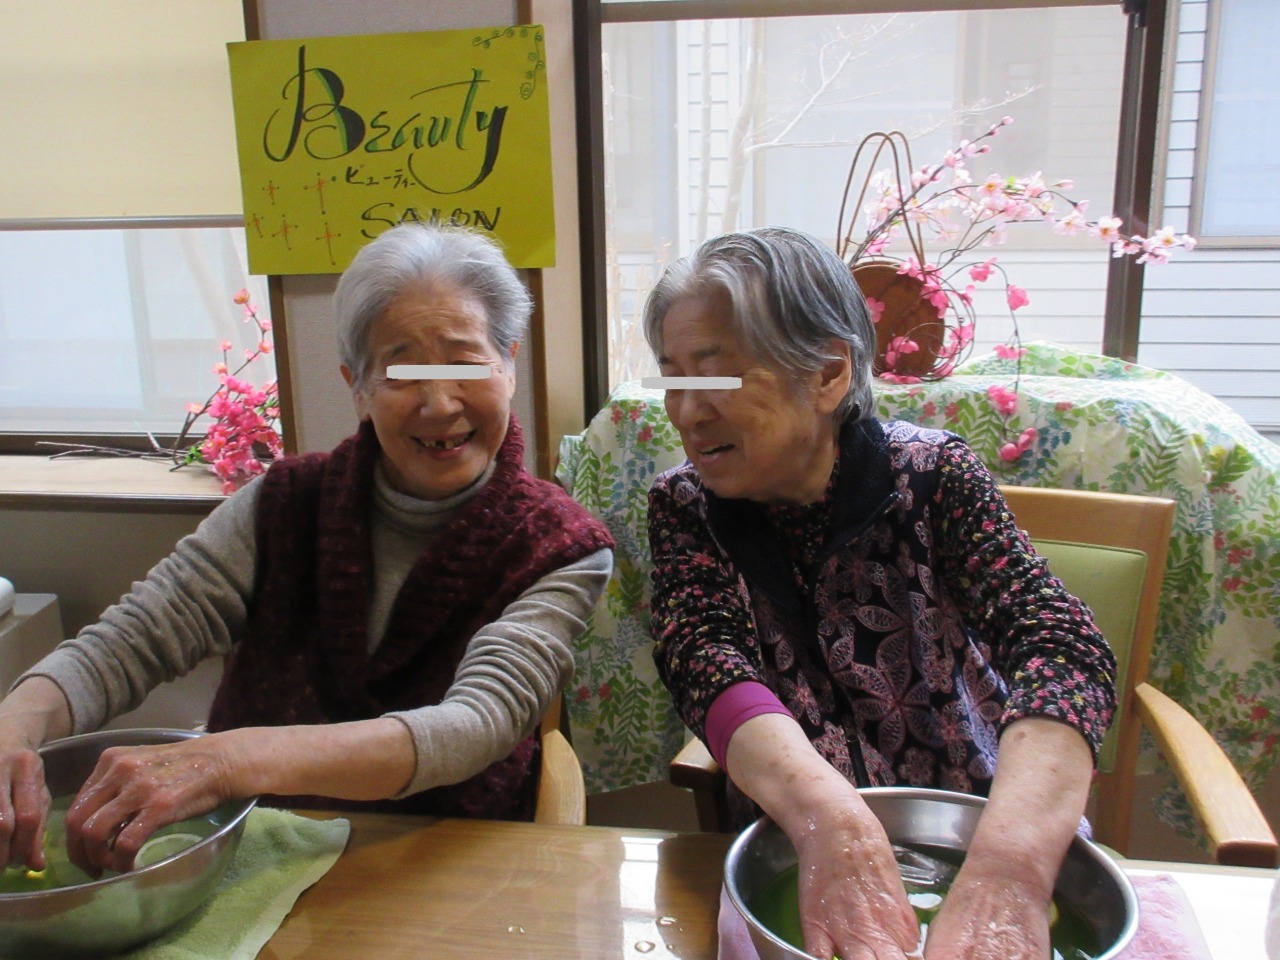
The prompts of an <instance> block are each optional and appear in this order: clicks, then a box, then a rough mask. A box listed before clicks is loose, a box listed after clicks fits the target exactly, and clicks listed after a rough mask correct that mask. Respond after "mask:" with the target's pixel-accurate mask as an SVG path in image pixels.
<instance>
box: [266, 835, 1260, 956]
mask: <svg viewBox="0 0 1280 960" xmlns="http://www.w3.org/2000/svg"><path fill="white" fill-rule="evenodd" d="M348 819H349V820H350V821H351V840H350V842H349V843H348V845H347V850H346V852H345V853H344V854H343V855H342V856H341V857H340V858H339V859H338V862H337V863H336V864H335V865H334V867H333V869H331V870H330V871H329V872H328V873H327V874H326V875H325V876H324V878H322V879H321V880H320V881H319V882H318V883H317V884H316V885H315V886H313V887H312V888H311V889H309V890H307V891H306V892H305V893H303V894H302V896H301V897H300V898H299V899H298V902H297V905H296V906H295V907H294V909H293V911H292V912H291V913H290V914H289V916H288V917H287V918H286V919H285V921H284V923H283V924H282V925H281V927H280V929H279V930H278V931H277V932H276V934H275V936H274V937H272V938H271V940H270V941H269V942H268V943H267V945H266V946H265V947H264V948H263V950H262V952H261V953H260V954H259V955H258V960H304V958H305V960H400V958H404V960H409V958H412V960H436V958H441V960H470V958H484V960H523V958H539V960H542V958H546V960H573V958H583V960H609V958H617V960H651V958H652V960H656V958H662V957H679V958H682V960H714V958H715V955H716V939H715V930H716V912H717V909H718V906H719V890H720V880H721V872H722V868H723V863H724V856H725V853H726V852H727V850H728V846H729V842H730V839H731V838H730V837H729V836H727V835H724V834H709V833H690V834H672V833H666V832H663V831H658V830H632V829H620V828H614V827H552V826H542V825H535V824H528V823H501V822H490V821H472V820H428V819H422V818H416V817H404V816H388V815H381V814H351V815H348ZM1124 866H1125V869H1126V870H1127V871H1129V872H1130V873H1134V874H1139V873H1143V872H1167V873H1171V874H1173V876H1174V878H1175V879H1176V880H1177V881H1178V883H1179V884H1180V885H1181V886H1182V888H1183V889H1184V890H1185V891H1186V893H1187V895H1188V897H1189V898H1190V899H1191V901H1192V904H1193V906H1194V908H1195V910H1196V917H1197V919H1198V920H1199V922H1200V927H1201V929H1202V930H1203V932H1204V934H1205V939H1206V940H1207V941H1208V943H1209V946H1210V949H1211V950H1212V953H1213V957H1214V960H1266V954H1265V950H1264V947H1263V939H1262V937H1263V925H1264V922H1265V917H1266V910H1267V902H1268V898H1269V897H1270V893H1271V887H1272V885H1273V884H1274V883H1275V880H1276V875H1275V873H1274V872H1273V871H1266V870H1250V869H1245V868H1240V867H1209V866H1201V865H1197V864H1186V863H1165V862H1156V861H1147V860H1131V861H1126V862H1125V865H1124Z"/></svg>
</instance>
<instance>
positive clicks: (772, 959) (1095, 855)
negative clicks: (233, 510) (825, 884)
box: [724, 787, 1138, 960]
mask: <svg viewBox="0 0 1280 960" xmlns="http://www.w3.org/2000/svg"><path fill="white" fill-rule="evenodd" d="M860 792H861V794H862V796H863V797H864V798H865V799H866V801H867V804H868V805H869V806H870V807H871V809H872V811H873V812H874V813H875V815H876V817H877V818H878V819H879V820H880V822H881V823H882V824H883V825H884V828H885V832H886V833H888V834H889V839H890V841H892V842H894V843H903V844H908V845H922V846H931V847H935V848H937V847H941V848H945V849H949V850H957V851H963V850H966V849H968V846H969V841H970V840H971V839H972V838H973V831H974V828H975V827H976V826H977V823H978V815H979V814H980V813H981V812H982V808H983V806H985V804H986V800H985V799H984V798H982V797H970V796H967V795H965V794H962V793H951V792H949V791H946V790H921V789H916V788H912V787H871V788H868V789H865V790H862V791H860ZM795 863H796V853H795V849H794V848H793V847H792V846H791V841H790V840H788V839H787V835H786V834H785V833H783V832H782V830H781V828H780V827H778V825H777V824H775V823H774V822H773V821H772V820H770V819H768V818H767V817H762V818H761V819H759V820H757V821H756V822H755V823H753V824H752V825H751V826H750V827H748V828H747V829H746V830H744V831H743V832H742V834H741V835H740V836H739V837H738V838H737V840H735V841H734V843H733V845H732V846H731V847H730V848H729V854H728V856H727V857H726V858H725V866H724V876H725V888H726V890H727V891H728V894H729V900H730V901H731V902H732V903H733V905H734V907H735V908H736V909H737V911H738V912H739V913H740V914H741V915H742V917H743V919H744V920H745V921H746V924H747V929H748V931H749V932H750V934H751V941H752V943H753V944H755V948H756V952H758V953H759V954H760V957H761V960H815V958H814V957H812V955H810V954H808V953H805V952H804V951H802V950H799V949H797V948H796V947H793V946H792V945H791V944H789V943H787V942H786V941H785V940H783V939H781V938H780V937H778V936H775V935H774V934H773V933H772V932H771V931H770V930H768V929H766V928H765V927H764V926H763V925H762V924H761V923H760V921H759V920H757V919H756V917H755V916H754V915H753V914H752V913H751V910H750V909H749V908H748V906H747V904H749V903H752V902H754V900H755V899H756V897H758V896H759V894H760V893H761V891H763V890H764V889H765V888H766V887H768V885H769V884H770V882H772V881H773V880H774V878H776V877H777V876H778V874H780V873H782V872H783V871H784V870H787V869H789V868H790V867H793V866H795ZM1054 892H1055V895H1056V896H1057V897H1058V898H1059V900H1060V901H1062V902H1063V903H1066V904H1067V905H1069V906H1070V907H1072V908H1074V909H1075V911H1076V912H1077V913H1078V914H1080V916H1082V917H1083V918H1084V919H1085V920H1086V921H1087V922H1088V923H1089V924H1090V926H1091V927H1092V928H1093V932H1094V934H1095V935H1096V937H1097V940H1098V943H1099V944H1101V945H1102V947H1103V949H1102V952H1101V953H1099V954H1098V960H1109V958H1112V957H1115V956H1116V955H1118V954H1119V953H1120V951H1121V950H1123V949H1124V947H1125V945H1126V944H1128V942H1129V941H1130V940H1131V939H1132V938H1133V935H1134V932H1135V931H1136V930H1137V926H1138V899H1137V896H1136V895H1135V893H1134V890H1133V884H1131V883H1130V882H1129V878H1128V877H1126V876H1125V875H1124V872H1123V871H1122V870H1121V869H1120V868H1119V867H1118V866H1117V865H1116V863H1115V861H1114V860H1112V859H1111V857H1110V856H1108V855H1107V854H1106V853H1105V852H1104V851H1103V850H1102V849H1100V848H1099V847H1097V846H1095V845H1094V844H1092V843H1089V842H1088V841H1087V840H1082V839H1081V838H1080V837H1076V839H1075V840H1073V841H1072V843H1071V847H1070V848H1069V849H1068V850H1067V856H1066V859H1065V860H1064V861H1063V864H1062V869H1061V870H1060V871H1059V872H1058V882H1057V885H1056V887H1055V888H1054Z"/></svg>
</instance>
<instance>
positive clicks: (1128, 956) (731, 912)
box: [717, 873, 1212, 960]
mask: <svg viewBox="0 0 1280 960" xmlns="http://www.w3.org/2000/svg"><path fill="white" fill-rule="evenodd" d="M1130 879H1131V881H1132V882H1133V889H1134V892H1136V893H1137V895H1138V930H1137V933H1135V934H1134V937H1133V939H1132V940H1131V941H1129V946H1127V947H1125V949H1124V951H1123V952H1122V953H1120V954H1119V955H1118V957H1117V960H1212V954H1210V953H1209V946H1208V944H1206V943H1205V942H1204V934H1202V933H1201V932H1200V924H1198V923H1197V922H1196V915H1195V911H1194V910H1192V908H1191V903H1190V901H1188V900H1187V895H1186V894H1185V893H1183V892H1182V887H1180V886H1178V881H1176V880H1174V879H1173V877H1171V876H1169V875H1168V874H1167V873H1158V874H1154V875H1152V876H1141V877H1131V878H1130ZM717 929H718V930H719V933H720V949H719V954H718V956H719V960H760V955H759V954H758V953H756V948H755V946H754V945H753V944H752V943H751V934H750V933H749V932H748V931H747V925H746V923H744V922H743V920H742V917H741V916H740V915H739V914H738V911H737V910H735V909H733V904H732V903H730V902H729V895H728V893H726V892H725V890H724V888H723V887H722V888H721V890H720V919H719V921H718V923H717Z"/></svg>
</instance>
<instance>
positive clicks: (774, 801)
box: [725, 713, 857, 836]
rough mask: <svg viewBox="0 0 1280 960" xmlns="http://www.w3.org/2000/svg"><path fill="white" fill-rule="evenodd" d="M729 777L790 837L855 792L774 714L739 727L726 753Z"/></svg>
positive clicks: (796, 729) (794, 729)
mask: <svg viewBox="0 0 1280 960" xmlns="http://www.w3.org/2000/svg"><path fill="white" fill-rule="evenodd" d="M725 763H726V766H727V767H728V770H727V772H728V774H729V776H730V778H731V779H732V780H733V782H734V783H735V784H737V786H738V788H739V789H740V790H742V792H743V793H745V794H746V795H747V796H749V797H750V798H751V799H752V800H754V801H755V802H756V803H758V804H759V805H760V807H761V809H763V810H764V812H765V813H767V814H768V815H769V816H770V817H771V818H772V819H773V820H774V821H775V822H776V823H777V824H778V825H779V826H780V827H782V829H783V831H785V832H786V833H787V834H788V835H789V836H793V835H794V834H793V831H799V830H804V829H808V828H809V825H810V824H811V823H812V822H813V821H814V820H815V819H816V818H817V817H819V816H821V815H822V814H823V813H824V812H827V811H829V809H830V806H831V802H832V799H833V797H845V796H855V797H856V795H857V794H856V791H855V790H854V789H853V787H852V785H851V784H849V782H848V781H847V780H845V779H844V777H842V776H841V775H840V774H839V773H838V772H837V771H836V770H835V768H833V767H832V766H831V764H829V763H828V762H827V761H826V760H825V759H824V758H823V757H822V756H820V755H819V754H818V752H817V751H816V750H814V748H813V745H812V744H811V743H810V742H809V739H808V738H807V737H806V736H805V734H804V731H803V730H802V729H801V728H800V725H799V724H798V723H796V722H795V720H793V719H792V718H791V717H789V716H785V715H783V714H778V713H769V714H763V715H761V716H758V717H752V718H751V719H750V720H748V721H746V722H745V723H743V724H742V726H740V727H738V729H737V730H736V731H734V733H733V736H732V737H731V738H730V740H729V747H728V749H727V751H726V752H725Z"/></svg>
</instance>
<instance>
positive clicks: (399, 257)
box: [333, 223, 533, 385]
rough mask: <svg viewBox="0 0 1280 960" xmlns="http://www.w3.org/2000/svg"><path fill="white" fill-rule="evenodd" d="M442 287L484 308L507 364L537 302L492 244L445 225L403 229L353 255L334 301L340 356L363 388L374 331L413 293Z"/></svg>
mask: <svg viewBox="0 0 1280 960" xmlns="http://www.w3.org/2000/svg"><path fill="white" fill-rule="evenodd" d="M435 281H442V282H445V283H449V284H452V285H453V286H455V287H457V288H458V289H459V290H461V291H463V292H465V293H468V294H470V295H472V296H474V297H475V298H476V299H477V300H479V301H480V303H481V304H482V305H483V307H484V313H485V319H486V320H487V322H488V329H489V339H490V340H492V341H493V345H494V346H495V347H497V348H498V352H499V353H501V354H502V357H503V359H504V360H506V361H507V362H508V363H510V360H511V350H512V348H513V347H514V346H515V345H516V343H518V342H519V341H520V339H521V338H522V337H523V336H524V332H525V330H526V328H527V327H528V325H529V317H530V315H531V314H532V313H533V300H532V298H531V297H530V296H529V291H528V290H526V289H525V286H524V284H523V283H521V282H520V277H519V276H518V275H517V274H516V271H515V268H514V267H512V266H511V264H510V263H508V262H507V258H506V257H505V256H504V255H503V253H502V250H501V248H499V246H498V245H497V243H495V242H494V241H493V240H491V239H489V238H488V237H486V236H484V235H483V234H480V233H476V232H475V231H473V230H468V229H466V228H465V227H456V226H452V225H445V224H424V223H402V224H400V225H399V226H396V227H393V228H391V229H390V230H388V231H387V232H386V233H383V234H381V235H380V236H379V237H378V238H377V239H376V240H374V241H373V242H372V243H369V244H367V245H366V246H365V247H363V248H362V249H361V250H360V252H359V253H357V254H356V256H355V259H353V260H352V261H351V265H350V266H349V267H347V269H346V270H345V271H344V272H343V274H342V279H341V280H339V281H338V289H337V291H336V292H335V293H334V295H333V305H334V313H335V314H336V318H337V323H338V353H339V355H340V356H341V358H342V362H343V363H344V364H346V366H347V367H348V369H350V370H351V372H352V374H353V375H354V377H355V381H356V384H357V385H363V383H364V379H365V376H366V374H367V373H368V366H369V359H370V358H369V353H368V346H369V331H370V330H371V329H372V327H373V324H374V322H375V321H376V320H377V319H378V317H380V316H382V314H383V313H384V312H385V311H386V309H387V308H388V307H389V306H391V304H392V302H393V301H395V299H396V298H397V297H399V296H400V294H402V293H403V292H404V291H405V290H406V289H408V288H409V287H412V286H415V285H418V284H425V283H432V282H435Z"/></svg>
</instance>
